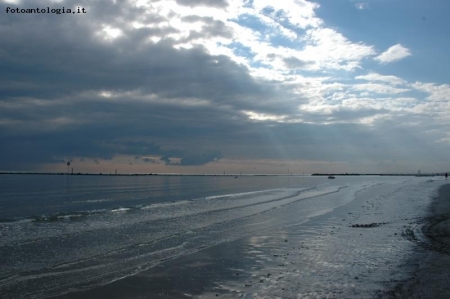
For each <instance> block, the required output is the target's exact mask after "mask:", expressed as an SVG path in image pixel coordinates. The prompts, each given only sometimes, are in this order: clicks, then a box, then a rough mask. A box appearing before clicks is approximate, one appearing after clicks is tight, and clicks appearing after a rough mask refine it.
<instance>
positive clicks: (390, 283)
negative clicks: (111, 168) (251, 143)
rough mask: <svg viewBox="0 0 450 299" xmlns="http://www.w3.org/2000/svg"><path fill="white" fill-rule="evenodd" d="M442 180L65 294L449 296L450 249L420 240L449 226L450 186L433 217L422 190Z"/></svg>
mask: <svg viewBox="0 0 450 299" xmlns="http://www.w3.org/2000/svg"><path fill="white" fill-rule="evenodd" d="M432 187H433V182H430V183H426V182H424V183H423V184H422V185H417V186H415V187H414V188H418V189H414V188H411V189H409V188H401V189H399V188H397V187H396V186H386V185H381V186H378V187H377V186H375V187H372V188H368V189H367V190H364V191H362V192H359V193H358V195H357V198H356V199H355V200H354V201H352V202H351V203H350V204H348V205H345V206H342V207H339V208H337V209H336V210H334V211H333V212H332V213H328V214H325V215H321V216H318V217H315V218H313V219H311V220H309V221H307V222H306V223H298V224H296V225H291V226H288V227H279V228H274V229H271V230H267V231H262V232H259V233H258V234H255V235H254V236H251V237H245V238H242V239H239V240H235V241H231V242H226V243H222V244H219V245H216V246H213V247H210V248H205V249H203V250H200V251H198V252H196V253H193V254H190V255H186V256H181V257H179V258H175V259H171V260H168V261H165V262H163V263H161V264H160V265H158V266H156V267H154V268H152V269H150V270H147V271H143V272H141V273H138V274H136V275H134V276H130V277H127V278H124V279H121V280H118V281H115V282H113V283H110V284H108V285H104V286H100V287H97V288H94V289H90V290H86V291H77V292H73V293H68V294H66V295H63V296H59V297H56V298H60V299H73V298H112V299H122V298H123V299H125V298H129V299H137V298H410V297H413V298H448V294H449V293H446V292H448V290H449V288H448V287H447V289H445V287H446V286H445V284H446V283H447V281H448V275H447V271H446V270H447V269H449V266H450V258H448V255H447V254H446V253H445V251H446V250H447V249H446V248H450V247H448V246H447V245H442V243H440V242H438V241H433V242H428V243H427V244H430V245H427V246H428V247H426V246H424V245H423V244H425V242H419V238H423V239H425V238H428V237H425V236H423V237H421V236H418V233H416V232H417V228H418V227H419V226H418V225H417V223H420V224H421V225H422V226H423V227H424V228H425V227H427V228H428V230H427V229H425V230H426V231H430V232H432V233H428V235H432V236H436V238H437V239H439V238H440V237H441V231H442V230H444V231H445V232H448V226H447V225H446V222H445V221H438V222H436V223H435V222H433V221H432V220H433V219H436V221H437V220H440V219H443V218H442V217H447V216H449V215H450V214H446V213H442V212H443V211H444V210H445V211H447V212H448V213H450V203H449V202H447V201H445V199H446V198H447V199H448V200H449V201H450V198H449V197H448V196H449V195H450V185H446V186H445V188H442V189H441V191H440V193H439V194H440V196H439V200H434V201H432V205H431V207H430V211H431V212H433V213H435V216H430V217H424V216H425V215H426V213H425V212H426V210H427V208H429V205H430V201H431V199H423V198H422V196H421V195H420V194H419V195H417V194H418V190H420V189H422V188H430V190H431V189H432ZM380 192H381V193H380ZM380 194H382V195H380ZM393 199H396V200H393ZM290 209H295V204H294V205H291V206H290ZM449 217H450V216H449ZM445 219H447V218H445ZM426 224H430V225H426ZM447 240H450V239H445V240H444V241H445V242H447ZM439 244H440V245H439ZM433 246H434V247H436V248H434V249H432V248H431V247H433ZM438 248H439V250H440V251H437V250H438ZM442 251H444V253H443V252H442ZM425 255H427V257H428V258H427V259H426V260H424V262H423V263H422V264H419V263H418V261H419V260H421V258H423V257H424V256H425ZM441 265H442V266H441ZM412 275H413V276H414V277H413V278H411V276H412ZM430 275H431V276H430ZM430 277H431V278H430ZM430 290H431V291H435V292H434V293H433V292H431V291H430ZM430 292H431V293H430ZM411 294H414V296H415V297H414V296H411ZM422 294H423V295H422ZM429 294H432V295H429ZM443 294H446V295H445V296H444V295H443ZM425 295H427V296H425ZM439 296H440V297H439Z"/></svg>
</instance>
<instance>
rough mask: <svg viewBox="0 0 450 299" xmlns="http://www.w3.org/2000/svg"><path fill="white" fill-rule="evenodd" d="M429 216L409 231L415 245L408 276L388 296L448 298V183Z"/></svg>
mask: <svg viewBox="0 0 450 299" xmlns="http://www.w3.org/2000/svg"><path fill="white" fill-rule="evenodd" d="M428 213H429V215H428V217H426V218H424V219H423V221H420V222H419V223H418V224H417V226H415V227H414V228H413V230H411V231H408V232H409V234H408V236H409V238H410V239H411V241H413V242H415V243H416V244H417V254H416V255H415V256H414V258H411V259H410V260H409V261H408V263H409V264H411V265H413V267H414V271H413V272H412V275H411V278H409V279H408V280H407V281H405V282H403V283H400V284H399V285H398V286H397V287H396V288H395V289H394V290H393V291H392V292H391V293H390V297H391V298H442V299H443V298H450V285H449V283H448V282H449V279H450V270H449V269H450V184H446V185H443V186H442V187H441V188H440V189H439V193H438V196H437V197H435V198H434V199H433V201H432V203H431V204H430V206H429V210H428Z"/></svg>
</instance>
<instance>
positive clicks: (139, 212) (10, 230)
mask: <svg viewBox="0 0 450 299" xmlns="http://www.w3.org/2000/svg"><path fill="white" fill-rule="evenodd" d="M405 180H408V179H406V178H404V177H337V179H336V180H328V179H327V178H326V177H295V176H285V177H282V176H280V177H252V176H240V177H238V178H234V177H221V176H216V177H214V176H205V177H202V176H145V177H143V176H126V177H125V176H44V175H2V176H0V218H1V219H2V220H1V222H0V234H1V235H0V236H1V238H0V264H1V265H2V267H1V269H0V297H1V298H19V297H26V298H45V297H48V296H54V295H58V294H63V293H66V292H69V291H74V290H82V289H87V288H92V287H94V286H97V285H102V284H106V283H108V282H111V281H114V280H117V279H120V278H123V277H127V276H130V275H133V274H135V273H138V272H141V271H144V270H147V269H150V268H152V267H154V266H155V265H158V264H159V263H161V262H163V261H166V260H168V259H173V258H176V257H179V256H184V255H187V254H190V253H193V252H196V251H199V250H201V249H203V248H206V247H210V246H213V245H216V244H220V243H224V242H227V241H231V240H236V239H239V238H242V237H245V236H250V235H252V234H255V233H257V232H261V231H264V230H268V229H273V228H279V227H283V226H286V225H294V224H299V223H302V222H305V221H307V220H308V219H310V218H311V217H314V216H318V215H323V214H326V213H330V212H332V211H333V210H334V209H336V208H338V207H341V206H344V205H346V204H348V203H350V202H352V201H353V200H354V198H355V194H357V193H358V192H360V191H361V190H364V189H367V188H368V187H370V186H376V185H380V184H387V185H395V184H401V183H402V182H404V181H405ZM409 180H411V179H409ZM422 180H423V179H422Z"/></svg>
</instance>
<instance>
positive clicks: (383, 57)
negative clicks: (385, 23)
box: [375, 44, 411, 63]
mask: <svg viewBox="0 0 450 299" xmlns="http://www.w3.org/2000/svg"><path fill="white" fill-rule="evenodd" d="M410 55H411V52H410V51H409V49H408V48H405V47H403V46H402V45H400V44H396V45H394V46H392V47H390V48H389V49H387V51H386V52H383V53H381V54H380V55H378V56H377V57H375V60H378V61H379V62H380V63H391V62H394V61H397V60H400V59H403V58H405V57H408V56H410Z"/></svg>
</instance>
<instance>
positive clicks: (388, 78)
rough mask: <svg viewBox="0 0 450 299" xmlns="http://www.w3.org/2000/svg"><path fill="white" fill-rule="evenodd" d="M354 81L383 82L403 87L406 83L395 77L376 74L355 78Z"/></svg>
mask: <svg viewBox="0 0 450 299" xmlns="http://www.w3.org/2000/svg"><path fill="white" fill-rule="evenodd" d="M355 79H357V80H366V81H375V82H385V83H389V84H392V85H403V84H406V81H405V80H403V79H401V78H399V77H396V76H389V75H388V76H386V75H380V74H377V73H369V74H367V75H362V76H356V77H355Z"/></svg>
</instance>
